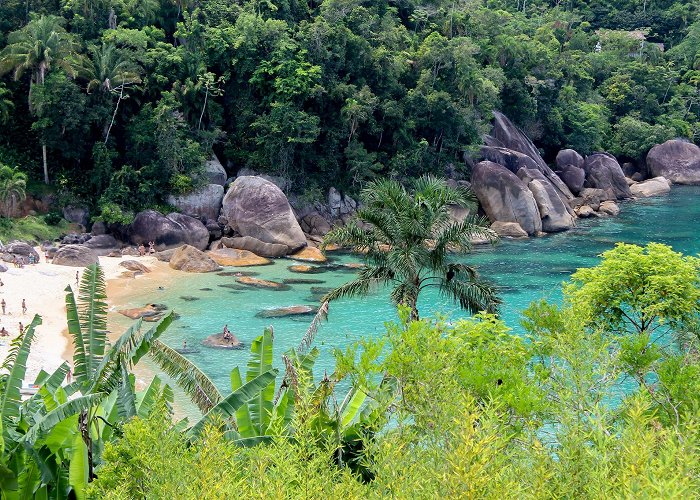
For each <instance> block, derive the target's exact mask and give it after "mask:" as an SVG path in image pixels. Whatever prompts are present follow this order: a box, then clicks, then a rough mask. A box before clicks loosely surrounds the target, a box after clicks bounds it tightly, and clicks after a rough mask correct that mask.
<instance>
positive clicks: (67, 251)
mask: <svg viewBox="0 0 700 500" xmlns="http://www.w3.org/2000/svg"><path fill="white" fill-rule="evenodd" d="M51 262H52V263H54V264H57V265H59V266H72V267H87V266H89V265H91V264H98V263H99V257H98V255H97V252H95V251H94V250H93V249H92V248H90V247H87V246H85V245H65V246H62V247H61V248H59V249H58V250H57V251H56V254H55V255H54V257H53V260H52V261H51Z"/></svg>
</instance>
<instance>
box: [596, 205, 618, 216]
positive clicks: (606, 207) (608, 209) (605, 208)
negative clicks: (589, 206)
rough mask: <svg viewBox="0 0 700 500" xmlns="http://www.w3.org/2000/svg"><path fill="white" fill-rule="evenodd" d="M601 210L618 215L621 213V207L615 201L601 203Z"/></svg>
mask: <svg viewBox="0 0 700 500" xmlns="http://www.w3.org/2000/svg"><path fill="white" fill-rule="evenodd" d="M598 211H599V212H601V213H604V214H607V215H613V216H614V215H617V214H619V213H620V207H618V206H617V203H615V202H614V201H604V202H603V203H601V204H600V208H599V209H598Z"/></svg>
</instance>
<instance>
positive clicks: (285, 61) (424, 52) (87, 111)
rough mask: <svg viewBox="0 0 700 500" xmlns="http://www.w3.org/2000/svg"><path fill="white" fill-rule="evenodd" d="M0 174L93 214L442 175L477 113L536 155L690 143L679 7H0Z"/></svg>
mask: <svg viewBox="0 0 700 500" xmlns="http://www.w3.org/2000/svg"><path fill="white" fill-rule="evenodd" d="M0 31H1V33H2V37H1V38H0V48H1V51H0V73H1V74H2V75H3V76H2V79H1V80H0V120H1V123H0V163H2V164H5V165H7V166H10V167H17V168H18V169H19V170H21V171H23V172H26V173H27V174H28V175H29V177H30V179H33V180H35V181H37V182H39V181H41V180H48V182H50V183H51V184H53V185H54V186H55V188H56V190H57V192H58V193H59V194H60V196H62V197H64V198H65V200H66V201H71V202H76V201H79V202H83V203H87V204H89V205H90V206H91V207H92V208H93V209H94V210H93V213H97V214H99V213H100V211H102V214H103V217H104V218H106V219H112V220H119V219H120V218H121V217H122V215H123V214H124V213H127V212H128V211H135V210H141V209H144V208H147V207H157V206H159V205H160V204H162V203H163V202H164V200H165V196H166V195H167V194H168V193H169V192H175V193H183V192H187V191H189V190H191V189H192V187H193V186H194V185H196V184H197V182H198V174H199V173H200V171H201V169H202V165H203V163H204V161H205V160H206V159H208V158H209V157H210V155H211V153H212V151H213V152H215V153H216V154H217V155H218V156H219V158H220V159H221V161H222V163H223V164H224V165H225V167H226V169H227V172H228V174H229V175H235V174H236V173H237V171H238V170H239V169H241V168H243V167H247V168H250V169H252V170H254V171H257V172H262V173H269V174H274V175H282V176H284V177H286V178H288V179H289V180H290V182H291V183H292V189H293V190H295V191H298V192H304V193H305V194H306V196H307V197H309V199H314V198H315V197H319V196H320V195H321V193H322V190H324V189H326V188H327V187H328V186H329V185H334V186H336V187H338V188H340V189H344V190H348V191H350V192H352V191H357V190H358V189H359V187H360V186H361V185H363V183H364V182H365V181H367V180H369V179H371V178H373V177H375V176H378V175H381V176H391V177H397V178H403V177H406V176H419V175H421V174H425V173H435V174H439V175H442V174H444V173H445V172H446V171H451V172H453V171H455V170H456V171H461V173H462V174H463V175H464V176H465V177H467V178H468V176H469V161H468V160H467V158H468V155H469V152H470V151H472V150H473V149H474V148H475V146H477V145H479V144H480V143H481V137H482V135H483V133H484V132H486V130H487V128H488V124H489V122H490V120H491V117H492V115H491V112H492V110H494V109H498V110H501V111H503V112H504V113H505V114H506V115H508V116H509V117H510V118H511V119H513V120H514V121H515V122H516V123H517V124H518V125H519V126H521V127H522V128H523V129H524V131H525V132H526V133H527V134H528V135H529V136H530V137H532V138H533V140H534V141H535V143H536V144H537V146H539V147H540V148H542V150H543V151H544V153H545V158H546V159H549V160H551V159H552V158H553V155H554V154H556V152H557V151H558V150H559V149H560V148H562V147H572V148H575V149H576V150H578V151H579V152H581V153H584V154H587V153H591V152H593V151H596V150H600V149H606V150H609V151H611V152H612V153H614V154H615V155H616V156H618V157H619V158H622V159H626V160H631V161H642V158H643V157H644V155H645V154H646V152H647V151H648V150H649V148H650V147H651V146H653V145H654V144H656V143H659V142H663V141H664V140H666V139H669V138H672V137H685V138H688V139H690V140H693V141H695V142H697V141H698V138H700V13H699V12H698V7H697V3H696V2H692V1H689V0H676V1H673V0H625V1H619V2H612V1H609V0H593V1H589V2H581V1H574V0H572V1H568V2H559V1H556V2H555V1H542V0H533V1H530V2H527V1H526V0H522V1H521V0H508V1H500V0H451V1H442V0H438V1H435V2H425V1H413V0H400V1H385V0H375V1H361V0H324V1H322V2H309V3H306V2H298V1H296V0H283V1H277V0H275V1H270V0H265V1H263V0H255V1H250V0H243V1H241V2H229V1H223V0H200V1H195V2H189V1H186V0H60V1H58V0H26V1H25V0H21V1H20V0H4V1H3V2H2V4H1V5H0Z"/></svg>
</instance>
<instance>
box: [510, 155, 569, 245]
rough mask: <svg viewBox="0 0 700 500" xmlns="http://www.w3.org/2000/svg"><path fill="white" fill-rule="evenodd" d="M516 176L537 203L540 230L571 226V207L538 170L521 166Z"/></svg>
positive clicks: (552, 231)
mask: <svg viewBox="0 0 700 500" xmlns="http://www.w3.org/2000/svg"><path fill="white" fill-rule="evenodd" d="M518 177H519V178H520V179H521V180H522V181H523V182H526V183H527V187H528V189H530V191H531V192H532V195H533V196H534V198H535V202H536V203H537V209H538V210H539V212H540V218H541V219H542V230H543V231H546V232H548V233H556V232H559V231H566V230H567V229H570V228H572V227H573V226H574V225H575V223H574V217H573V215H572V214H571V213H570V211H571V207H569V204H568V203H565V202H563V201H562V200H561V198H560V197H559V195H558V194H557V192H556V190H555V189H554V186H552V185H551V184H550V183H549V182H548V181H547V178H546V177H545V176H544V174H542V172H540V171H539V170H534V169H529V168H521V169H520V170H518Z"/></svg>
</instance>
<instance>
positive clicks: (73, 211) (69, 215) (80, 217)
mask: <svg viewBox="0 0 700 500" xmlns="http://www.w3.org/2000/svg"><path fill="white" fill-rule="evenodd" d="M63 218H64V219H66V220H67V221H68V222H72V223H73V224H80V225H81V226H83V227H87V225H88V224H89V223H90V211H89V210H88V209H87V207H80V206H75V205H66V206H65V207H63Z"/></svg>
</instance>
